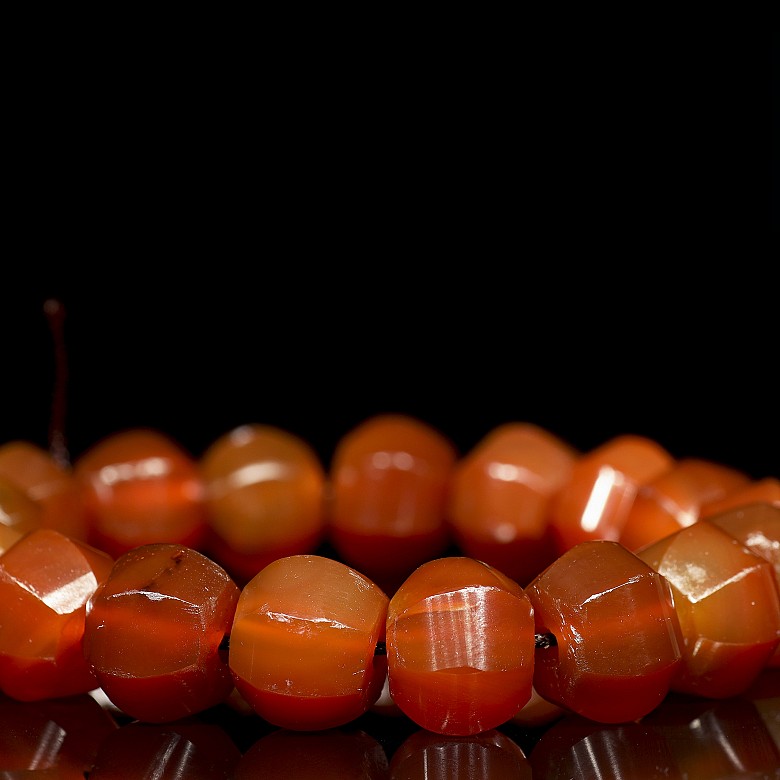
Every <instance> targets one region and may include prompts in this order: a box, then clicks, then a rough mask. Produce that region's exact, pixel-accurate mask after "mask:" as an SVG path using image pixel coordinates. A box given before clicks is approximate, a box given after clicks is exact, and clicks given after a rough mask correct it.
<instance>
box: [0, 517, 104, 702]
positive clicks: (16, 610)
mask: <svg viewBox="0 0 780 780" xmlns="http://www.w3.org/2000/svg"><path fill="white" fill-rule="evenodd" d="M112 564H113V560H112V559H111V558H110V557H109V556H108V555H107V554H106V553H104V552H101V551H99V550H96V549H93V548H91V547H89V546H88V545H86V544H84V543H83V542H79V541H76V540H73V539H69V538H68V537H66V536H64V535H63V534H61V533H59V532H58V531H54V530H51V529H47V528H40V529H38V530H35V531H31V532H30V533H28V534H26V535H25V536H23V537H22V538H21V539H20V540H19V541H18V542H16V544H14V545H13V546H12V547H11V548H10V549H9V550H8V551H7V552H6V553H5V554H3V555H2V556H0V689H2V690H3V691H4V692H5V693H7V694H8V695H9V696H12V697H13V698H15V699H19V700H20V701H36V700H40V699H50V698H54V697H58V696H69V695H72V694H77V693H86V692H87V691H90V690H92V689H93V688H97V686H98V683H97V680H96V678H95V675H94V674H93V672H92V670H91V669H90V667H89V666H88V665H87V663H86V661H85V660H84V657H83V655H82V649H81V643H82V637H83V635H84V621H85V614H86V609H87V603H88V601H89V599H90V597H91V596H92V595H93V593H94V592H95V590H96V589H97V588H98V586H99V585H100V584H101V583H102V582H103V581H104V580H105V579H106V578H107V577H108V575H109V572H110V571H111V567H112Z"/></svg>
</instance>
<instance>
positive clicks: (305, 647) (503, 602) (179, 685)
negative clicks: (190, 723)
mask: <svg viewBox="0 0 780 780" xmlns="http://www.w3.org/2000/svg"><path fill="white" fill-rule="evenodd" d="M751 513H752V515H755V523H754V525H755V524H756V523H757V524H758V525H761V526H767V527H768V526H772V527H773V529H774V530H773V531H772V532H771V533H770V534H768V536H769V537H770V538H774V539H776V540H777V539H778V538H780V537H778V534H777V528H778V524H780V508H775V507H768V506H766V505H756V506H755V507H748V508H746V509H742V510H739V511H734V512H733V513H732V515H733V516H734V518H735V520H734V523H735V525H736V524H741V527H743V526H746V525H747V526H750V522H746V521H745V517H746V515H747V516H749V515H751ZM748 520H749V518H748ZM728 521H729V517H728V516H727V515H724V517H723V518H721V519H720V524H719V525H720V527H719V525H718V524H716V523H710V522H709V521H701V522H699V523H695V524H694V525H692V526H690V527H688V528H685V529H682V530H680V531H678V532H675V533H674V534H672V535H670V536H668V537H666V538H665V539H663V540H661V541H660V542H657V543H656V544H654V545H652V546H650V547H648V548H645V549H644V550H642V551H640V552H639V553H638V554H634V553H631V552H629V551H628V550H627V549H625V548H624V547H622V546H621V545H619V544H617V543H615V542H609V541H590V542H584V543H581V544H579V545H577V546H576V547H573V548H572V549H570V550H569V551H568V552H566V553H565V554H564V555H563V556H561V557H560V558H559V559H558V560H557V561H556V562H555V563H553V564H552V565H551V566H549V567H548V568H547V569H546V570H545V571H544V572H542V573H541V574H540V575H539V576H538V577H536V579H534V580H533V582H531V583H530V584H529V585H528V587H527V588H525V589H523V588H521V587H520V586H519V585H518V584H517V583H516V582H515V581H513V580H511V579H509V578H508V577H506V576H505V575H503V574H502V573H500V572H499V571H497V570H496V569H494V568H492V567H491V566H488V565H486V564H484V563H480V562H478V561H476V560H474V559H471V558H465V557H450V558H440V559H437V560H433V561H431V562H429V563H426V564H423V565H422V566H421V567H419V568H418V569H417V570H415V571H414V573H413V574H412V575H411V576H410V577H409V578H408V579H407V580H406V581H405V582H404V583H403V584H402V585H401V587H400V588H399V589H398V590H397V591H396V592H395V594H394V595H393V596H392V598H390V599H388V597H387V595H386V594H385V593H384V592H383V591H382V590H380V589H379V587H378V586H377V585H376V584H374V583H373V582H372V581H370V580H369V579H367V578H366V577H364V576H363V575H361V574H359V573H358V572H356V571H355V570H354V569H352V568H350V567H348V566H346V565H344V564H342V563H340V562H338V561H335V560H332V559H329V558H324V557H320V556H316V555H295V556H290V557H286V558H281V559H279V560H277V561H275V562H273V563H271V564H269V565H268V566H266V567H265V568H264V569H263V570H262V571H261V572H260V573H259V574H257V575H256V576H255V577H254V578H253V579H252V580H251V581H250V582H249V583H248V584H247V585H246V586H245V587H244V589H243V590H242V591H239V589H238V587H237V586H236V585H235V584H234V583H233V581H232V580H231V579H230V577H228V576H227V574H226V573H225V572H224V570H223V569H221V567H219V566H218V565H217V564H216V563H214V562H213V561H211V560H210V559H208V558H206V557H205V556H203V555H202V554H201V553H199V552H196V551H195V550H192V549H190V548H187V547H183V546H180V545H172V544H154V545H147V546H144V547H140V548H138V549H136V550H133V551H131V552H129V553H126V554H125V555H123V556H122V557H120V558H119V559H118V560H117V561H116V563H113V562H112V561H111V559H110V558H109V556H107V555H106V554H104V553H100V552H97V551H95V550H93V549H92V548H90V547H87V546H86V545H84V544H82V543H80V542H76V541H71V540H69V539H67V538H66V537H64V536H62V535H60V534H59V533H58V532H56V531H51V530H40V531H34V532H32V533H30V534H28V535H27V536H25V537H24V538H23V539H22V540H20V541H19V542H17V543H16V544H15V545H13V546H12V547H11V548H10V549H9V550H8V551H7V552H6V553H5V554H4V555H3V556H2V557H0V689H2V690H3V691H4V692H5V693H7V694H8V695H10V696H12V697H14V698H17V699H20V700H28V701H29V700H35V699H44V698H52V697H57V696H64V695H69V694H72V693H77V692H84V691H87V690H90V689H92V688H96V687H98V686H100V687H101V688H102V689H103V691H104V693H105V694H106V696H107V697H108V698H109V699H110V700H111V701H112V702H113V703H114V704H115V705H116V706H117V707H119V708H120V709H121V710H123V711H124V712H126V713H127V714H128V715H129V716H130V717H133V718H137V719H139V720H145V721H150V722H164V721H170V720H175V719H178V718H182V717H185V716H187V715H189V714H192V713H194V712H198V711H200V710H203V709H206V708H208V707H210V706H213V705H214V704H216V703H218V702H219V701H222V700H223V699H225V698H226V697H228V696H229V695H230V693H231V691H232V689H233V688H234V687H235V689H236V690H237V691H238V693H239V694H240V695H241V697H242V698H243V699H244V700H245V701H246V702H247V703H248V704H249V705H250V706H251V707H252V708H253V709H254V710H255V711H256V712H257V713H258V714H259V715H260V716H262V717H263V718H265V719H266V720H267V721H269V722H270V723H272V724H275V725H278V726H281V727H284V728H290V729H298V730H317V729H325V728H331V727H335V726H339V725H342V724H345V723H347V722H350V721H352V720H354V719H355V718H357V717H359V716H360V715H361V714H362V713H364V712H365V711H366V710H368V709H369V708H370V707H371V706H372V705H373V704H374V703H375V702H376V700H377V699H378V697H379V695H380V692H381V690H382V687H383V684H384V681H385V675H387V676H388V680H389V692H390V696H391V698H392V700H393V702H394V704H395V705H397V707H398V708H399V709H400V710H401V711H403V712H404V713H405V714H406V715H407V716H409V717H410V718H411V719H412V720H413V721H414V722H415V723H417V724H418V725H419V726H421V727H423V728H425V729H428V730H430V731H435V732H440V733H443V734H452V735H469V734H476V733H479V732H482V731H486V730H488V729H491V728H495V727H496V726H498V725H501V724H502V723H504V722H506V721H507V720H509V719H510V718H512V717H513V716H514V715H515V714H516V713H518V712H519V711H520V710H521V709H522V707H523V706H524V705H525V704H526V703H527V702H528V701H529V700H530V699H531V696H532V692H533V690H535V691H536V692H537V693H538V694H539V695H540V696H541V697H543V698H544V699H545V700H547V701H549V702H552V703H553V704H556V705H559V706H560V707H562V708H565V709H567V710H569V711H573V712H577V713H579V714H581V715H583V716H585V717H587V718H590V719H592V720H596V721H601V722H607V723H619V722H625V721H632V720H637V719H639V718H641V717H643V716H645V715H646V714H648V713H649V712H651V711H652V710H653V709H655V707H656V706H657V705H659V704H660V703H661V701H662V700H663V698H664V697H665V696H666V694H667V693H668V691H669V690H679V691H685V692H690V693H695V694H698V695H703V696H710V697H717V698H720V697H726V696H731V695H735V694H737V693H739V692H741V691H742V690H744V689H746V688H747V687H748V686H749V685H750V684H751V683H752V682H753V681H754V680H755V678H756V677H757V676H758V675H759V674H760V672H761V671H762V670H763V669H764V668H766V666H767V665H769V664H770V662H771V661H772V660H773V658H774V657H775V656H774V654H775V652H776V650H777V648H778V644H779V643H780V597H779V596H778V584H777V573H776V570H775V569H774V568H773V566H772V563H771V562H770V561H769V560H767V559H766V558H764V557H760V556H759V555H757V554H755V553H754V552H751V550H749V549H748V548H747V547H746V546H744V545H743V543H741V542H740V541H739V540H738V539H737V538H736V537H735V536H732V535H730V534H729V533H727V532H726V530H723V529H724V527H726V528H728V526H729V522H728ZM759 535H760V534H759ZM753 536H756V534H755V533H753ZM112 563H113V566H112ZM227 634H229V635H230V642H229V651H228V652H227V654H226V647H225V642H224V641H223V640H224V638H225V636H226V635H227ZM540 636H544V637H546V638H547V640H548V641H545V642H539V643H538V647H536V648H535V645H536V644H537V641H536V640H537V639H538V638H539V637H540ZM377 648H380V649H382V650H384V649H386V655H385V654H384V653H383V652H377Z"/></svg>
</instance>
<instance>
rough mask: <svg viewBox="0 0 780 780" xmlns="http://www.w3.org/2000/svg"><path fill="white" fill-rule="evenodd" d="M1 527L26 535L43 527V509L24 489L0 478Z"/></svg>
mask: <svg viewBox="0 0 780 780" xmlns="http://www.w3.org/2000/svg"><path fill="white" fill-rule="evenodd" d="M0 526H3V527H4V528H12V529H13V530H14V531H16V532H17V533H19V534H26V533H27V532H28V531H34V530H35V529H36V528H40V527H41V508H40V507H39V506H38V505H37V504H36V503H35V502H34V501H33V500H32V499H31V498H28V496H27V494H26V493H25V492H24V491H23V490H22V488H20V487H18V486H17V485H14V484H13V483H12V482H8V481H7V480H5V479H3V478H2V477H0Z"/></svg>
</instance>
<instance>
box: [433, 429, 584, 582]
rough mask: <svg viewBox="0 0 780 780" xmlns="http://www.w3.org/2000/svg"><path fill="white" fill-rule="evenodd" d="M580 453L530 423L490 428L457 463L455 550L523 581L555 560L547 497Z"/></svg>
mask: <svg viewBox="0 0 780 780" xmlns="http://www.w3.org/2000/svg"><path fill="white" fill-rule="evenodd" d="M577 457H578V453H577V452H576V451H575V450H574V449H573V448H572V447H570V446H569V445H568V444H566V443H565V442H563V441H562V440H560V439H558V438H557V437H555V436H553V435H552V434H550V433H548V432H547V431H545V430H543V429H541V428H539V427H537V426H535V425H531V424H529V423H507V424H505V425H502V426H499V427H498V428H496V429H494V430H493V431H491V432H490V433H489V434H488V435H487V436H486V437H485V438H484V439H482V441H480V442H479V443H478V444H477V446H476V447H474V449H473V450H471V452H469V453H468V454H467V455H466V456H465V457H464V458H462V459H461V460H460V461H459V462H458V463H457V465H456V466H455V468H454V471H453V475H452V480H451V489H450V498H449V504H448V520H449V522H450V525H451V528H452V531H453V536H454V539H455V541H456V542H457V544H458V547H459V548H460V550H462V551H463V552H464V553H465V554H466V555H468V556H469V557H471V558H476V559H478V560H480V561H484V562H485V563H488V564H490V565H491V566H494V567H495V568H497V569H498V570H499V571H501V572H503V573H504V574H506V576H507V577H510V578H511V579H513V580H515V581H517V582H519V583H521V584H527V583H528V582H530V581H531V580H532V579H533V578H534V577H535V576H536V575H537V574H539V573H540V572H541V571H542V570H543V569H544V568H545V567H546V566H547V565H548V564H550V563H552V561H553V560H554V559H555V543H554V540H553V537H552V534H551V529H550V526H549V524H548V522H547V520H548V512H549V504H550V501H551V499H552V497H553V496H554V495H555V494H556V493H557V492H558V491H559V490H560V489H561V488H562V487H563V486H564V485H565V484H566V483H567V482H568V480H569V476H570V474H571V470H572V467H573V465H574V463H575V461H576V459H577Z"/></svg>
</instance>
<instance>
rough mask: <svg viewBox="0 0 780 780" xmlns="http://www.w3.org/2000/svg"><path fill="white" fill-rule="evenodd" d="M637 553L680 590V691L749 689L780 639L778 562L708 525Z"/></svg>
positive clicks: (718, 694) (723, 693) (717, 694)
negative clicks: (775, 568)
mask: <svg viewBox="0 0 780 780" xmlns="http://www.w3.org/2000/svg"><path fill="white" fill-rule="evenodd" d="M637 554H638V555H639V557H640V558H641V559H642V560H643V561H645V562H646V563H647V564H648V565H649V566H651V567H652V568H653V569H654V570H655V571H657V572H659V573H660V574H662V575H663V576H664V577H665V578H666V580H667V581H668V582H669V583H670V584H671V586H672V590H673V591H674V603H675V609H676V611H677V614H678V617H679V621H680V627H681V629H682V633H683V637H684V638H685V646H684V648H683V664H682V666H681V667H680V669H679V670H678V672H677V673H676V676H675V679H674V681H673V683H672V688H673V690H676V691H682V692H685V693H692V694H695V695H698V696H707V697H711V698H725V697H728V696H735V695H737V694H739V693H741V692H742V691H744V690H745V689H746V688H747V687H748V686H749V685H750V684H751V683H752V682H753V680H754V679H755V678H756V676H757V675H758V674H759V673H760V672H761V670H762V669H763V668H764V667H765V666H766V663H767V661H768V660H769V659H770V658H771V656H772V654H773V653H774V651H775V648H776V647H777V645H778V642H780V597H779V596H778V590H777V584H776V581H775V574H774V569H773V567H772V564H770V563H769V561H767V560H766V559H764V558H761V557H759V556H757V555H755V554H754V553H752V552H751V551H750V550H748V549H747V547H745V546H743V545H742V544H740V542H739V541H738V540H737V539H735V538H734V537H732V536H729V535H728V534H727V533H726V532H725V531H722V530H721V529H720V528H718V527H717V526H715V525H713V524H712V523H707V522H698V523H694V524H693V525H692V526H689V527H688V528H683V529H681V530H679V531H677V532H675V533H674V534H671V535H670V536H667V537H665V538H664V539H661V540H660V541H658V542H656V543H655V544H652V545H650V546H649V547H645V548H644V549H642V550H640V551H639V552H638V553H637Z"/></svg>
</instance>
